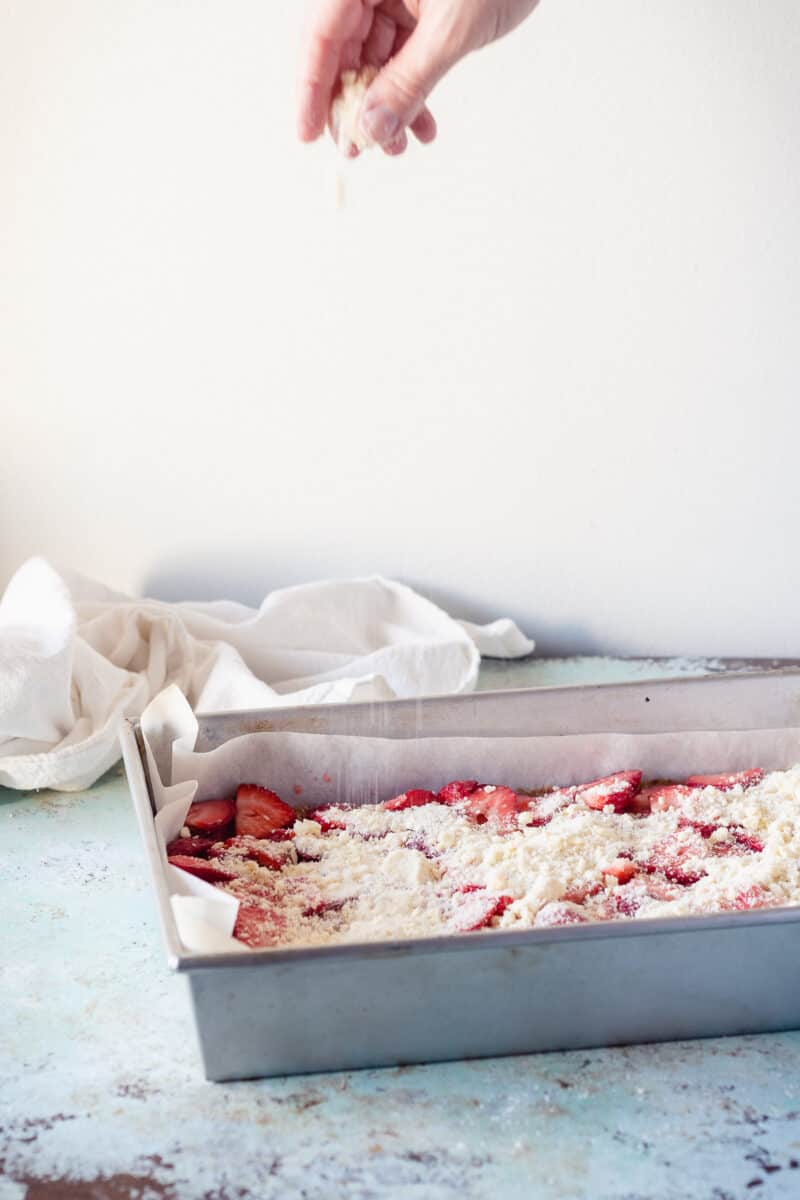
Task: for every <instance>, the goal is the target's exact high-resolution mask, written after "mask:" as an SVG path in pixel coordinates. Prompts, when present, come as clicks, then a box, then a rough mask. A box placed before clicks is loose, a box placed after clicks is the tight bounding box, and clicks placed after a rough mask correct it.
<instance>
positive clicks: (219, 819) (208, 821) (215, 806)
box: [186, 800, 236, 834]
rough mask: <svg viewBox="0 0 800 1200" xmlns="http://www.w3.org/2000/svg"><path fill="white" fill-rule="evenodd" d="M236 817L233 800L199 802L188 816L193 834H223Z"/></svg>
mask: <svg viewBox="0 0 800 1200" xmlns="http://www.w3.org/2000/svg"><path fill="white" fill-rule="evenodd" d="M235 816H236V806H235V805H234V803H233V801H232V800H198V801H197V802H196V803H195V804H193V805H192V806H191V808H190V809H189V811H188V813H187V814H186V824H187V825H188V826H189V828H190V829H191V831H192V833H209V834H221V833H222V832H223V831H224V830H225V829H226V828H227V826H228V825H230V824H231V822H232V821H233V818H234V817H235Z"/></svg>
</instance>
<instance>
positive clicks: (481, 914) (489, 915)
mask: <svg viewBox="0 0 800 1200" xmlns="http://www.w3.org/2000/svg"><path fill="white" fill-rule="evenodd" d="M467 888H468V890H470V891H471V890H472V888H470V885H469V884H467ZM459 890H461V889H459ZM480 890H482V889H480V888H475V891H476V892H477V891H480ZM513 903H514V897H513V896H480V897H478V896H477V895H476V896H475V898H474V900H471V901H467V902H466V903H465V904H464V905H463V907H462V908H461V910H460V912H459V913H458V915H457V917H456V922H455V928H456V929H457V930H458V931H459V932H460V933H474V931H475V930H476V929H485V928H486V926H487V925H488V924H489V922H490V921H492V920H493V919H494V917H499V916H500V914H501V913H504V912H505V911H506V909H507V908H508V906H509V904H513Z"/></svg>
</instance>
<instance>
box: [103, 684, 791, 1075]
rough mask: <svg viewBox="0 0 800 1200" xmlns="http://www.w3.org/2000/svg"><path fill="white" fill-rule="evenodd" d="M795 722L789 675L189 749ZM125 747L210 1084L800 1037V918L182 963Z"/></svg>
mask: <svg viewBox="0 0 800 1200" xmlns="http://www.w3.org/2000/svg"><path fill="white" fill-rule="evenodd" d="M793 724H797V725H800V672H798V671H796V670H792V671H786V672H783V673H778V674H775V673H770V674H768V675H752V674H750V675H742V676H734V677H712V678H707V679H691V680H666V681H657V682H647V683H638V682H637V683H629V684H612V685H598V686H591V687H570V688H542V689H532V690H524V691H513V692H482V693H476V694H473V695H470V696H450V697H442V698H434V699H430V700H428V699H426V700H421V701H389V702H383V703H381V704H352V705H336V706H333V705H331V706H319V707H314V708H305V709H297V708H294V709H291V708H286V709H269V710H264V711H260V712H239V713H227V714H219V715H206V716H203V717H201V718H200V736H199V740H198V749H204V750H209V749H212V748H214V747H215V746H218V745H220V744H221V743H222V742H224V741H227V740H228V739H230V738H232V737H236V736H238V735H239V734H243V733H252V732H255V731H259V730H294V731H298V732H306V733H308V732H317V733H348V734H362V735H364V734H366V735H370V734H371V735H373V736H381V737H413V736H418V735H419V734H420V733H422V732H424V734H425V735H426V736H445V735H448V734H459V735H462V736H464V735H469V734H474V735H476V736H478V735H484V736H485V735H487V734H506V735H509V734H512V735H520V734H537V733H554V732H561V733H591V732H615V731H629V732H656V731H663V730H680V729H699V728H702V729H759V728H760V729H768V728H781V727H786V726H790V725H793ZM122 744H123V755H124V759H125V765H126V770H127V773H128V779H129V782H130V787H131V793H132V796H133V801H134V805H135V808H136V812H137V815H138V819H139V823H140V827H141V830H142V836H143V838H144V843H145V848H146V851H147V856H148V859H149V863H150V870H151V874H152V877H153V881H154V885H155V888H156V896H157V900H158V908H159V915H160V919H161V925H162V929H163V932H164V937H165V941H166V944H167V949H168V953H169V961H170V965H171V966H172V967H174V968H175V969H177V970H179V971H182V972H186V973H187V974H188V978H189V985H190V990H191V995H192V1000H193V1007H194V1015H195V1023H196V1027H197V1033H198V1038H199V1043H200V1049H201V1053H202V1057H203V1062H204V1066H205V1071H206V1075H207V1077H208V1078H209V1079H242V1078H248V1077H254V1076H262V1075H281V1074H292V1073H296V1072H305V1071H325V1070H338V1069H344V1068H351V1067H368V1066H384V1065H397V1064H402V1063H412V1062H429V1061H437V1060H443V1059H453V1058H475V1057H481V1056H485V1055H496V1054H519V1053H526V1052H531V1051H539V1050H562V1049H571V1048H577V1047H590V1046H606V1045H619V1044H624V1043H631V1042H644V1041H662V1040H669V1039H673V1038H690V1037H709V1036H716V1035H722V1034H734V1033H758V1032H766V1031H774V1030H780V1029H791V1028H795V1027H798V1026H800V908H798V909H792V908H784V909H767V910H761V911H758V910H756V911H752V912H743V913H720V914H715V915H713V916H709V917H680V918H667V919H664V918H661V919H658V920H648V921H645V920H642V921H631V922H618V923H601V924H596V925H580V926H571V927H566V928H561V929H555V930H554V929H535V930H525V931H522V932H510V931H509V932H505V931H497V932H493V933H487V934H479V935H476V934H471V935H460V936H453V937H436V938H425V939H417V940H413V941H408V940H407V941H398V942H385V943H370V944H362V945H343V946H331V947H321V948H316V949H308V950H303V949H299V950H262V951H253V952H251V953H248V954H212V955H208V954H205V955H203V954H195V953H189V952H187V951H186V950H184V949H183V948H182V947H181V944H180V942H179V939H178V935H177V930H176V927H175V922H174V919H173V916H172V909H171V906H170V902H169V895H168V892H167V886H166V880H165V877H164V872H163V868H162V861H161V856H160V853H159V849H158V845H157V842H156V838H155V831H154V826H153V809H152V801H151V797H150V794H149V785H148V780H147V772H146V767H145V764H144V759H143V755H142V752H141V750H142V748H141V733H140V730H139V727H138V723H137V722H130V723H129V724H128V726H127V727H126V728H125V730H124V731H123V735H122ZM163 749H164V748H163V747H162V752H163ZM159 757H160V755H159Z"/></svg>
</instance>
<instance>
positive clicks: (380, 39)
mask: <svg viewBox="0 0 800 1200" xmlns="http://www.w3.org/2000/svg"><path fill="white" fill-rule="evenodd" d="M396 36H397V26H396V24H395V23H394V21H393V20H392V18H391V17H387V16H386V14H385V13H382V12H381V11H380V10H379V9H376V11H375V15H374V17H373V20H372V28H371V29H370V31H369V33H368V34H367V40H366V41H365V42H364V48H363V51H362V54H361V58H362V61H363V62H364V63H365V64H368V65H369V66H371V67H382V66H383V64H384V63H385V62H386V60H387V59H388V58H390V57H391V54H392V50H393V49H394V40H395V37H396Z"/></svg>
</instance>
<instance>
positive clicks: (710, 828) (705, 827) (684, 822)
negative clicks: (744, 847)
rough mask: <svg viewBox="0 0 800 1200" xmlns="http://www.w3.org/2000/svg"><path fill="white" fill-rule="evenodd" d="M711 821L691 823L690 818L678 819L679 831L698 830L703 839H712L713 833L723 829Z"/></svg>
mask: <svg viewBox="0 0 800 1200" xmlns="http://www.w3.org/2000/svg"><path fill="white" fill-rule="evenodd" d="M721 828H722V826H721V825H715V824H713V822H711V821H690V820H689V818H688V817H678V829H696V830H697V832H698V833H699V834H700V837H701V838H710V837H711V835H712V833H716V832H717V830H718V829H721Z"/></svg>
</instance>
